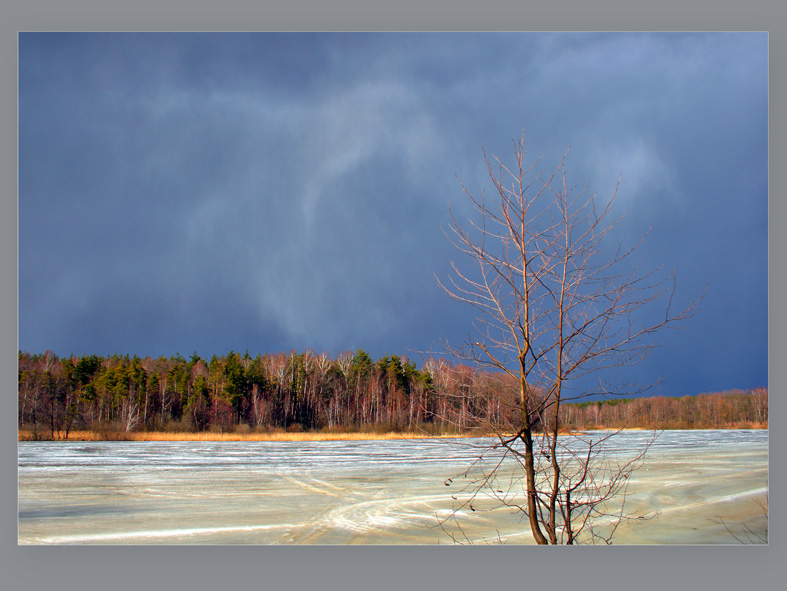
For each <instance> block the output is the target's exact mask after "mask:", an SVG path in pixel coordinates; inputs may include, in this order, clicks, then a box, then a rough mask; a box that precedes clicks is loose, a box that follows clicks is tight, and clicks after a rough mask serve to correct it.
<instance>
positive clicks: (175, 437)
mask: <svg viewBox="0 0 787 591" xmlns="http://www.w3.org/2000/svg"><path fill="white" fill-rule="evenodd" d="M46 435H47V436H48V435H49V433H47V434H46ZM446 437H457V435H429V434H426V433H410V432H407V433H397V432H390V433H322V432H304V433H285V432H273V433H210V432H203V433H169V432H160V431H148V432H137V433H123V432H109V433H101V432H96V431H71V432H70V433H69V434H68V440H69V441H106V440H119V441H362V440H382V439H438V438H446ZM47 438H48V437H47ZM32 439H33V434H32V432H31V431H27V430H20V431H19V441H30V440H32ZM55 440H56V441H61V440H65V432H64V431H61V432H60V433H56V434H55Z"/></svg>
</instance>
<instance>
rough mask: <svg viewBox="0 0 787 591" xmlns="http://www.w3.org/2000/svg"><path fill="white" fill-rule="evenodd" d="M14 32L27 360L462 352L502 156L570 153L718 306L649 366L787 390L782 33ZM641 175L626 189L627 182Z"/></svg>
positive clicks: (590, 180)
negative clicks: (773, 239) (772, 208)
mask: <svg viewBox="0 0 787 591" xmlns="http://www.w3.org/2000/svg"><path fill="white" fill-rule="evenodd" d="M19 39H20V41H19V56H20V58H19V347H20V349H22V350H25V351H31V352H43V351H45V350H47V349H51V350H54V351H55V352H56V353H58V354H61V355H65V354H69V353H74V354H88V353H97V354H111V353H113V352H116V351H117V352H120V353H129V354H132V355H133V354H138V355H141V356H145V355H151V356H156V355H160V354H163V355H171V354H174V353H175V352H181V353H183V354H190V353H191V352H192V351H195V350H196V351H197V352H198V353H199V354H201V355H203V356H206V355H208V356H209V355H211V354H213V353H217V354H221V353H226V352H227V351H229V350H230V349H232V350H236V351H245V350H247V349H248V350H249V351H250V352H251V353H252V354H256V353H264V352H278V351H288V350H290V349H297V350H304V349H307V348H309V349H313V350H315V351H318V352H319V351H323V350H325V351H328V352H330V353H331V354H336V353H338V352H340V351H343V350H355V349H357V348H359V347H363V348H365V349H366V350H367V351H369V352H370V353H371V354H372V355H373V356H376V357H378V356H381V355H384V354H386V353H399V354H407V355H409V356H411V357H415V358H417V354H416V353H415V352H417V351H423V350H431V349H439V348H440V343H441V341H443V340H446V339H447V340H451V341H454V342H456V341H460V340H462V339H463V338H464V337H466V335H467V333H468V331H470V330H472V320H473V313H472V311H471V310H468V309H466V308H465V307H463V306H461V305H460V304H457V303H454V302H452V301H450V300H449V299H448V298H447V297H446V296H445V295H444V294H443V293H442V292H441V290H440V289H439V287H438V285H437V282H436V280H435V275H437V276H438V277H444V276H445V275H446V274H447V272H448V269H449V263H450V261H451V260H452V259H456V258H457V257H458V256H459V254H458V253H457V252H456V251H455V249H454V248H453V247H452V246H451V244H450V242H449V240H448V239H447V238H446V236H445V234H444V233H443V229H445V228H447V227H448V225H449V223H450V217H449V213H448V204H449V202H450V204H451V208H452V210H453V211H454V213H457V214H458V215H465V214H468V213H469V211H470V210H469V208H468V207H467V203H466V198H465V197H464V195H463V193H462V191H461V187H460V185H459V182H458V180H457V177H458V178H459V179H461V180H462V182H463V183H464V184H465V185H466V186H467V187H468V189H469V190H471V191H473V192H477V193H480V191H481V190H482V189H484V188H485V187H488V182H487V179H486V168H485V165H484V161H483V151H482V150H484V149H485V150H486V153H487V154H489V155H492V154H494V155H497V156H499V157H500V158H501V159H502V160H504V161H506V160H510V156H511V155H512V151H513V150H512V148H513V143H512V140H514V139H515V138H518V137H520V136H521V134H522V130H523V129H524V130H525V143H526V146H527V148H528V150H529V152H528V154H529V156H532V158H533V159H538V158H542V163H543V166H544V167H545V168H550V167H553V166H555V165H556V164H557V163H558V161H559V159H560V158H561V157H562V155H563V154H564V153H565V152H566V150H568V149H569V147H570V152H569V156H568V160H567V169H568V173H569V175H570V182H572V183H574V184H576V185H577V186H580V187H584V186H585V185H587V186H588V187H589V189H590V190H592V191H597V192H598V194H599V196H600V197H601V198H605V197H609V196H611V194H612V192H613V191H614V190H615V186H616V183H617V181H618V179H619V178H620V179H621V184H620V188H619V190H618V195H617V197H616V204H615V212H616V214H618V215H621V216H623V221H622V222H621V224H620V225H619V227H618V230H619V233H618V234H617V235H616V239H619V240H621V241H622V242H624V243H627V242H628V243H631V242H633V241H636V240H637V239H638V238H639V237H640V236H641V235H642V234H643V233H644V232H646V231H647V230H648V228H649V227H651V226H652V230H651V231H650V234H649V236H648V239H647V240H646V242H645V244H644V245H643V247H642V248H641V249H640V251H639V256H641V257H642V259H643V264H645V265H647V266H650V267H655V266H660V265H663V266H664V267H665V268H667V269H669V270H672V269H673V268H674V269H675V272H676V274H677V277H678V293H679V299H680V300H681V302H683V303H685V302H687V301H688V300H689V299H692V298H696V297H697V296H699V295H700V294H701V293H702V292H703V290H704V289H705V287H706V286H707V288H708V291H707V294H706V296H705V298H704V301H703V307H702V312H701V313H700V314H699V315H698V316H697V317H696V318H695V319H693V320H692V321H691V322H690V323H688V324H687V325H686V326H685V327H684V328H683V329H682V330H681V331H677V332H670V333H665V334H664V335H663V336H662V337H661V340H662V346H661V348H660V349H659V350H658V351H657V352H656V353H654V355H652V356H651V357H650V358H649V359H648V361H647V362H646V363H644V364H642V366H641V367H639V368H637V371H638V372H641V373H642V374H644V379H646V380H650V379H654V378H656V377H660V376H663V377H664V379H665V383H664V387H663V390H662V393H666V394H671V395H678V394H695V393H698V392H701V391H712V390H718V389H727V388H735V387H738V388H750V387H757V386H762V385H767V325H768V322H767V321H768V319H767V285H768V272H767V212H768V184H767V172H768V171H767V166H768V152H767V140H768V118H767V109H768V102H767V93H768V69H767V68H768V62H767V50H768V37H767V34H759V33H726V34H718V33H713V34H620V33H615V34H577V33H567V34H547V33H538V34H528V33H507V34H489V33H483V34H482V33H476V34H458V33H441V34H393V33H388V34H289V33H269V34H49V33H42V34H33V33H23V34H21V35H20V38H19ZM621 175H622V176H621Z"/></svg>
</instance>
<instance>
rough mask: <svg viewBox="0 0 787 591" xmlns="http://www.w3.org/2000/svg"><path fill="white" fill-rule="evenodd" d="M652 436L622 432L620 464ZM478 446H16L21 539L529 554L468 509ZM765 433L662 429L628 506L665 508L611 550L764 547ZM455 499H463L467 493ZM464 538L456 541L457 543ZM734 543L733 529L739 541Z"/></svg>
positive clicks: (523, 530) (509, 523)
mask: <svg viewBox="0 0 787 591" xmlns="http://www.w3.org/2000/svg"><path fill="white" fill-rule="evenodd" d="M651 436H652V433H650V432H643V431H629V432H625V433H621V434H619V435H617V436H615V438H614V439H613V440H612V441H614V445H611V446H609V447H608V450H607V451H608V452H609V453H610V454H612V455H613V456H619V457H621V458H625V457H627V456H630V455H631V454H632V453H636V452H637V451H638V450H639V449H641V448H642V446H643V445H644V444H645V442H646V441H648V440H649V439H650V438H651ZM488 443H489V441H488V440H482V439H440V440H427V439H424V440H394V441H390V440H387V441H322V442H114V441H113V442H20V443H19V446H18V458H19V462H18V466H19V476H18V478H19V480H18V482H19V528H18V540H19V543H20V544H438V543H441V544H443V543H453V542H452V538H451V535H453V536H455V537H460V538H461V539H463V540H464V539H469V540H470V541H473V542H475V543H497V542H501V541H502V542H504V543H509V544H512V543H527V544H529V543H531V542H532V538H531V536H530V533H529V529H528V526H527V523H526V522H522V520H521V517H520V515H518V514H515V513H512V512H511V510H509V509H507V508H501V509H496V510H493V511H475V512H468V511H466V510H463V511H460V512H459V513H458V514H457V523H458V524H459V526H460V527H461V530H459V529H458V528H456V527H455V526H453V525H452V524H453V522H449V523H446V525H445V526H443V527H441V526H440V521H441V519H444V518H445V517H447V516H449V515H450V514H451V512H452V510H453V509H455V508H456V507H457V501H456V500H454V499H452V497H451V495H452V494H454V495H457V494H458V492H457V491H458V489H457V488H456V487H455V486H446V482H447V479H449V478H451V479H462V473H463V472H464V471H465V470H466V469H467V468H468V466H469V465H470V464H471V463H472V462H473V460H474V459H475V458H476V457H478V454H479V450H480V449H481V448H482V447H484V446H486V445H487V444H488ZM767 482H768V432H767V431H764V430H757V431H666V432H664V433H662V434H661V435H660V436H659V438H658V439H657V440H656V443H655V444H654V445H653V446H652V447H651V449H650V451H649V452H648V455H647V458H646V462H645V465H644V467H643V468H641V469H640V470H638V471H637V472H636V473H635V474H634V476H633V477H632V479H631V484H630V488H629V497H628V498H627V501H626V506H627V508H628V509H629V510H630V511H633V512H639V513H647V512H658V514H657V515H656V516H655V517H653V518H652V519H650V520H648V521H645V522H640V523H638V524H636V525H626V526H625V527H621V528H620V529H619V530H618V533H617V535H616V537H615V539H614V542H615V543H617V544H737V543H738V541H736V539H735V537H733V535H732V534H733V533H734V534H736V535H737V536H738V538H740V539H742V540H744V541H758V540H759V539H762V538H765V535H766V528H767V518H766V516H765V514H764V511H763V510H762V508H761V507H760V505H759V504H758V502H760V503H764V502H765V499H766V492H767ZM459 497H460V499H461V495H459ZM460 531H461V535H460ZM731 532H732V533H731Z"/></svg>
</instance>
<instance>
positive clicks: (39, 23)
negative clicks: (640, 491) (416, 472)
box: [0, 0, 787, 590]
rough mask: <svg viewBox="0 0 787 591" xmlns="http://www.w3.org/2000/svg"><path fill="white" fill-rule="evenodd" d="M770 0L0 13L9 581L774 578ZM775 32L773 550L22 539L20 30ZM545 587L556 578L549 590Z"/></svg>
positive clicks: (569, 582) (1, 342) (702, 584)
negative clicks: (65, 543)
mask: <svg viewBox="0 0 787 591" xmlns="http://www.w3.org/2000/svg"><path fill="white" fill-rule="evenodd" d="M778 4H779V3H778V2H777V1H776V0H749V1H747V2H740V1H734V0H718V1H709V0H659V1H658V2H654V1H653V0H650V1H648V2H635V1H631V0H618V1H613V0H602V1H600V2H598V1H597V2H588V1H583V0H570V1H565V0H551V1H550V2H548V3H547V2H543V3H532V5H530V4H529V3H524V2H522V1H521V0H520V1H516V0H485V1H483V2H477V1H476V2H473V1H470V0H458V1H449V0H398V1H396V2H392V1H390V0H388V1H382V2H380V1H374V2H370V1H368V0H356V1H352V0H341V1H334V2H328V1H320V0H308V1H302V0H297V1H294V0H292V1H289V2H286V3H285V2H260V1H259V0H258V1H256V2H255V1H252V0H223V1H221V2H211V1H209V0H191V1H189V0H135V1H133V2H129V1H124V2H115V1H107V0H77V1H68V2H65V1H57V0H11V1H6V2H4V3H3V7H2V8H0V28H1V29H2V30H0V68H1V69H0V80H1V81H2V86H1V89H2V90H0V208H1V209H0V224H2V228H0V265H1V266H2V268H1V269H0V271H1V272H2V282H0V323H1V324H0V334H1V335H2V337H0V378H1V379H2V384H0V385H1V386H2V390H0V391H1V392H2V394H3V395H2V396H1V397H0V421H2V429H0V437H1V438H2V451H1V452H0V462H2V466H0V468H1V470H2V471H0V474H3V478H2V479H1V480H0V482H1V484H0V573H2V574H1V575H0V577H1V578H2V580H3V587H4V588H7V589H58V590H69V589H81V590H88V589H117V590H123V589H135V590H136V589H140V588H146V589H215V588H222V589H227V590H232V589H235V588H241V587H246V586H253V588H256V589H259V588H263V589H267V588H275V587H284V588H286V589H305V588H310V587H311V588H317V589H321V590H322V589H327V590H332V589H355V588H367V589H375V590H376V589H394V588H397V589H399V588H402V587H404V588H412V589H415V588H419V589H420V588H429V587H432V588H441V589H442V588H445V589H456V588H459V589H481V588H483V589H495V588H509V587H514V588H518V589H519V588H524V589H534V588H538V587H540V586H542V585H544V584H550V586H551V587H552V588H555V589H566V588H572V587H580V588H582V589H605V590H606V589H616V588H636V589H663V588H676V589H687V588H700V589H706V588H710V589H713V588H715V589H760V588H769V587H771V586H775V585H776V583H777V581H779V582H780V581H781V578H782V575H783V574H784V572H785V568H784V563H785V560H784V557H785V555H786V554H785V552H784V550H785V544H784V531H785V528H784V515H785V513H784V509H783V507H782V505H781V503H780V502H779V501H780V500H781V498H782V495H783V492H784V470H783V462H781V461H780V457H781V454H780V453H778V452H780V451H781V450H783V449H784V436H783V431H782V430H781V429H780V428H779V427H780V426H781V425H783V424H784V404H783V400H782V399H781V398H780V394H781V392H782V391H783V390H784V385H785V369H784V368H785V363H784V360H785V359H787V356H786V355H785V337H784V335H785V332H787V331H786V330H785V328H786V326H785V312H784V309H783V306H780V305H779V304H780V303H782V302H784V301H785V272H784V271H785V265H784V262H783V259H782V255H783V254H784V253H785V250H786V249H785V237H784V232H782V228H783V227H784V224H785V198H784V189H785V182H784V170H785V166H784V163H785V145H784V141H785V128H784V123H785V117H784V105H785V104H787V96H786V95H785V66H784V64H785V58H786V56H785V37H784V35H785V21H786V20H787V19H785V9H784V7H783V6H782V7H779V6H778ZM63 30H68V31H127V30H136V31H175V30H184V31H239V30H253V31H274V30H290V31H301V30H309V31H313V30H327V31H355V30H374V31H382V30H394V31H405V30H521V31H530V30H552V31H554V30H602V31H603V30H648V31H651V30H684V31H687V30H688V31H695V30H711V31H714V30H715V31H721V30H729V31H738V30H749V31H752V30H753V31H769V32H770V37H769V41H770V60H771V62H770V134H771V135H770V161H771V167H770V216H769V228H770V230H769V235H770V245H769V259H770V279H769V281H770V287H769V298H770V303H769V327H770V337H769V338H770V341H769V343H770V344H769V347H770V351H769V367H770V373H769V389H770V391H771V393H773V394H775V395H774V396H772V397H771V399H770V404H771V408H770V412H771V416H772V417H773V418H774V421H773V423H774V425H776V428H775V429H774V431H771V433H770V445H771V450H774V451H775V453H773V454H772V457H773V458H774V459H775V460H776V461H772V462H771V465H770V475H771V482H770V496H771V498H772V499H775V500H776V502H775V503H774V505H772V506H771V511H770V544H769V546H768V547H760V548H754V547H746V548H742V547H736V546H731V547H722V548H718V547H664V548H662V547H657V548H653V547H639V548H637V547H621V548H614V547H613V548H576V549H565V548H564V549H552V550H546V549H543V548H531V547H471V548H468V547H429V548H421V547H335V548H334V547H293V548H290V547H228V546H223V547H55V548H41V547H18V546H17V532H16V516H17V512H16V420H15V418H16V394H15V392H16V356H17V300H16V297H17V285H16V278H17V234H16V231H17V184H16V170H17V164H16V154H17V142H16V138H17V129H16V122H17V118H16V96H17V95H16V81H17V77H16V76H17V33H18V32H20V31H63ZM550 581H552V583H549V582H550Z"/></svg>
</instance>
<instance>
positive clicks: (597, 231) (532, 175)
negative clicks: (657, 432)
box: [438, 137, 696, 544]
mask: <svg viewBox="0 0 787 591" xmlns="http://www.w3.org/2000/svg"><path fill="white" fill-rule="evenodd" d="M514 148H515V150H514V151H515V166H514V167H507V166H506V165H504V164H503V162H502V161H500V160H499V159H497V158H493V159H492V160H490V159H489V158H488V157H487V156H486V153H484V160H485V162H486V165H487V169H488V173H489V177H490V179H491V181H492V185H493V188H494V195H493V197H491V198H489V199H487V198H486V196H485V195H483V194H482V196H481V198H477V197H474V196H473V195H472V194H471V193H470V192H469V191H468V190H467V189H466V188H465V187H464V185H462V189H463V190H464V192H465V193H466V194H467V195H468V197H469V198H470V200H471V202H472V205H473V207H474V212H475V216H476V217H474V218H472V219H470V220H469V222H468V224H466V225H462V224H461V223H460V222H459V221H458V220H457V219H456V217H455V216H454V214H453V212H452V213H451V216H452V225H451V230H452V234H453V236H452V237H451V239H452V242H453V243H454V245H455V246H456V247H457V248H458V249H459V250H460V251H461V252H463V253H464V254H466V255H467V256H468V257H469V259H470V261H471V262H472V263H474V264H473V265H472V266H471V268H469V269H468V268H465V267H460V266H458V265H456V264H452V267H453V273H452V275H451V277H450V279H449V280H448V281H446V282H442V281H441V282H440V285H441V287H443V289H444V290H445V291H446V292H447V293H448V295H450V296H451V297H452V298H454V299H455V300H458V301H460V302H464V303H467V304H470V305H471V306H473V307H474V308H475V309H476V310H477V311H478V312H479V315H478V318H477V320H476V324H475V328H476V331H477V334H478V337H477V338H475V339H471V340H469V342H467V343H466V344H465V345H463V346H461V347H459V348H453V347H450V346H449V350H450V351H451V353H452V354H454V355H455V356H456V357H458V358H459V359H463V360H467V361H472V362H475V363H476V364H479V365H481V366H485V367H487V368H491V369H492V370H494V371H498V372H502V373H503V374H507V375H508V376H509V379H510V380H512V381H513V382H515V383H516V384H517V386H518V400H517V402H516V405H517V407H516V408H514V409H510V411H511V412H503V413H502V414H501V415H500V416H503V417H505V420H501V421H500V422H499V423H498V424H496V425H490V427H491V428H492V429H493V430H494V431H495V432H496V433H497V444H496V446H495V448H494V450H492V451H494V452H495V453H497V454H498V455H497V456H495V459H494V461H491V460H490V461H491V463H490V461H487V463H486V464H484V465H485V466H487V467H486V468H484V470H483V471H482V472H481V475H480V476H479V477H478V478H477V479H475V480H471V485H470V488H469V489H468V490H466V491H465V492H466V493H467V495H466V496H465V497H463V498H464V502H463V505H462V506H463V507H469V508H470V509H473V510H477V508H478V506H480V505H479V503H478V498H479V497H478V496H479V495H480V494H484V495H486V496H487V497H488V498H491V499H492V500H493V501H494V502H495V503H497V504H498V505H503V506H505V507H512V508H514V509H516V510H517V511H519V512H521V514H522V515H523V516H525V517H526V519H527V521H528V523H529V526H530V530H531V532H532V535H533V537H534V539H535V541H536V542H537V543H539V544H560V543H566V544H573V543H576V542H578V541H583V540H588V541H599V540H602V541H606V542H609V541H610V540H611V537H612V534H613V533H614V530H615V528H616V527H617V525H618V524H619V523H621V522H622V521H623V520H624V519H626V518H627V517H629V516H628V515H627V514H626V513H625V511H624V509H623V508H624V500H625V492H626V487H627V484H628V478H629V475H630V473H631V472H632V471H633V470H635V469H636V468H637V467H638V466H639V465H640V463H641V461H642V457H643V454H644V452H645V450H646V447H647V446H646V447H645V448H644V449H643V450H642V451H641V452H640V453H638V454H636V456H635V457H633V458H629V459H628V460H626V461H622V462H617V461H615V460H614V459H611V458H609V457H607V456H606V455H605V454H604V453H603V450H604V448H605V447H606V446H608V445H609V437H603V438H601V439H600V440H596V441H593V440H590V439H586V440H583V439H581V438H577V437H566V436H564V435H563V434H562V433H561V430H560V424H559V412H558V411H559V409H560V405H561V403H562V402H565V401H569V400H572V401H575V400H577V399H580V398H582V397H588V396H592V395H597V396H599V395H601V396H608V395H615V394H628V395H631V394H634V393H641V392H643V391H644V390H645V389H646V387H645V386H641V385H636V384H627V385H623V386H618V387H612V386H611V385H610V384H607V383H605V381H606V380H605V378H606V377H607V376H608V375H609V374H610V373H611V371H610V370H611V369H613V368H620V367H622V366H627V365H631V364H635V363H637V362H639V361H640V360H641V359H643V358H644V357H645V356H646V355H647V354H648V353H649V352H650V351H651V350H652V348H653V347H654V346H655V343H654V342H653V339H652V337H653V335H654V334H655V333H656V332H657V331H659V330H660V329H663V328H665V327H668V326H672V325H674V324H675V323H676V322H678V321H681V320H684V319H686V318H688V317H689V316H691V315H692V314H693V312H694V311H695V307H696V303H695V304H690V305H689V306H688V307H687V308H685V309H682V310H681V311H680V312H677V313H676V312H674V311H673V310H672V306H671V304H672V300H673V294H674V276H673V277H672V280H671V281H670V280H658V279H657V277H656V274H657V271H658V270H656V271H653V272H644V273H643V272H641V271H640V270H639V268H638V267H637V265H634V264H633V262H631V259H632V253H633V252H634V251H635V250H636V248H637V246H638V244H637V245H635V246H634V247H633V248H630V249H622V248H620V247H615V248H612V249H611V250H607V249H609V243H610V239H611V232H612V230H613V229H614V228H615V226H616V224H617V222H618V220H614V219H612V216H611V210H612V202H613V200H614V194H613V196H612V198H611V199H610V200H609V201H608V202H606V203H604V204H602V205H601V206H599V205H597V203H596V196H595V195H591V194H588V193H587V191H586V190H582V191H578V192H576V191H575V190H574V189H573V188H572V187H569V186H568V184H567V181H566V174H565V160H566V156H567V154H568V153H566V155H564V157H563V159H562V160H561V161H560V163H559V165H558V166H557V167H556V168H555V169H554V171H553V172H552V173H551V174H549V175H545V174H544V173H543V172H539V171H537V170H536V168H535V167H536V166H538V161H536V162H535V163H533V164H532V165H527V164H526V161H525V156H526V151H525V149H524V137H523V139H522V140H520V141H518V142H515V144H514ZM615 193H617V188H616V190H615ZM643 238H644V237H643ZM640 243H641V241H640ZM438 281H439V280H438ZM652 304H656V305H660V306H663V307H662V308H661V309H660V311H659V315H658V317H656V318H655V319H654V320H652V321H648V320H643V318H644V319H647V318H651V316H649V315H648V314H647V313H646V312H649V309H650V307H651V305H652ZM640 315H641V318H640V317H639V316H640ZM591 376H592V377H594V378H596V379H597V381H598V385H597V386H596V387H593V388H591V389H580V388H579V384H578V382H579V380H580V378H582V379H583V380H582V382H583V383H584V382H586V381H588V378H589V377H591ZM484 457H485V458H486V460H489V453H486V454H484ZM479 465H481V464H479ZM519 486H521V489H522V494H521V496H517V495H516V494H515V491H516V489H517V487H519ZM522 497H524V498H522ZM457 498H458V499H459V498H460V497H457ZM616 498H617V499H616ZM613 501H615V502H613ZM474 503H475V504H474ZM602 523H603V524H606V528H601V527H600V524H602Z"/></svg>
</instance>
